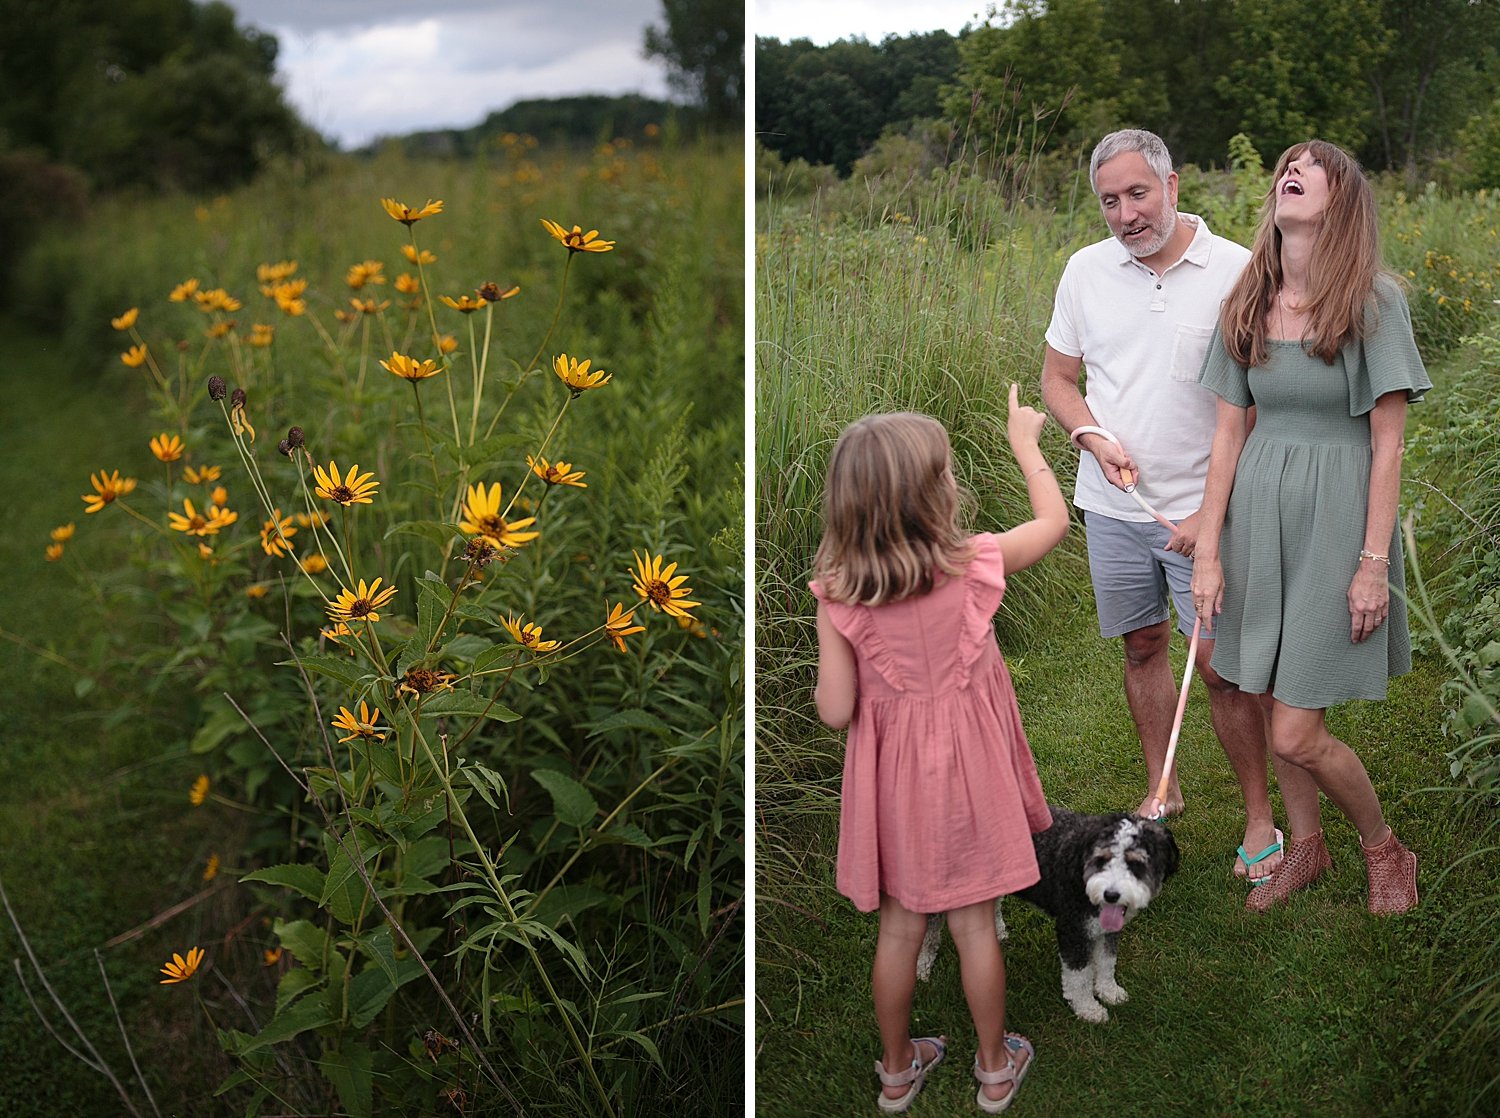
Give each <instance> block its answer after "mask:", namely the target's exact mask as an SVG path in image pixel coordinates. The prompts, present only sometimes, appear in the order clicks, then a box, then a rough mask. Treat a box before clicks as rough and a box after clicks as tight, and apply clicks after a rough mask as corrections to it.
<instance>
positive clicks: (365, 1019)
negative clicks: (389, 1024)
mask: <svg viewBox="0 0 1500 1118" xmlns="http://www.w3.org/2000/svg"><path fill="white" fill-rule="evenodd" d="M396 971H397V976H396V980H395V981H394V982H392V981H391V980H390V979H389V978H387V977H386V974H385V971H383V970H382V969H381V968H379V967H366V968H365V969H364V970H362V971H360V972H359V973H358V974H357V975H355V976H354V978H353V980H351V981H350V983H349V1023H350V1024H351V1025H353V1026H354V1027H355V1028H356V1029H362V1028H364V1027H365V1026H366V1025H368V1024H369V1023H370V1022H371V1021H373V1020H375V1015H376V1014H378V1013H379V1012H380V1011H381V1010H382V1009H384V1008H385V1003H386V1002H388V1001H390V1000H391V997H392V996H393V995H394V994H395V993H396V991H397V990H399V989H400V988H401V987H402V986H405V985H406V984H407V983H408V982H410V981H411V980H412V979H413V978H416V977H417V976H418V975H419V974H421V973H422V964H421V963H419V962H417V961H416V960H415V959H413V958H410V957H408V958H405V959H398V960H397V961H396Z"/></svg>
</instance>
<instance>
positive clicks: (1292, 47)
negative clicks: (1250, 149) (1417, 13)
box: [1215, 0, 1391, 161]
mask: <svg viewBox="0 0 1500 1118" xmlns="http://www.w3.org/2000/svg"><path fill="white" fill-rule="evenodd" d="M1235 13H1236V19H1237V23H1236V27H1235V29H1234V34H1233V41H1234V47H1235V49H1234V60H1233V61H1232V62H1231V63H1230V66H1229V71H1228V73H1227V74H1225V75H1224V76H1223V77H1221V78H1220V79H1219V80H1218V82H1217V83H1216V84H1215V88H1216V89H1217V90H1218V93H1219V95H1220V97H1222V98H1223V99H1224V100H1226V101H1229V102H1232V103H1238V104H1239V105H1240V121H1239V123H1240V129H1241V130H1242V131H1244V132H1245V133H1246V134H1247V135H1249V137H1250V138H1251V140H1253V141H1254V143H1255V146H1256V147H1258V148H1259V149H1260V150H1262V151H1264V152H1266V153H1267V159H1268V160H1271V161H1274V160H1275V159H1276V157H1277V156H1279V155H1280V154H1281V153H1282V151H1284V150H1285V149H1287V148H1288V147H1291V146H1292V145H1293V144H1295V143H1298V142H1299V141H1301V140H1306V139H1310V138H1312V137H1317V138H1319V139H1323V140H1328V141H1330V142H1332V143H1335V144H1339V145H1341V146H1342V147H1345V148H1349V149H1351V150H1355V151H1358V150H1359V149H1360V147H1361V146H1362V145H1363V143H1364V141H1365V138H1366V136H1368V135H1369V132H1370V129H1371V128H1372V126H1373V124H1374V114H1373V113H1372V112H1371V107H1370V98H1369V88H1368V85H1367V82H1366V78H1365V75H1366V74H1368V73H1370V72H1371V71H1372V70H1373V69H1374V68H1375V67H1376V66H1377V65H1378V64H1380V62H1381V59H1382V58H1383V57H1384V55H1385V54H1386V52H1387V50H1388V49H1389V47H1390V37H1391V36H1390V32H1389V31H1387V30H1386V28H1385V27H1384V26H1382V24H1381V22H1380V14H1381V13H1380V3H1379V0H1323V2H1322V3H1319V4H1287V3H1284V2H1283V0H1241V2H1240V3H1239V4H1238V5H1237V6H1236V8H1235Z"/></svg>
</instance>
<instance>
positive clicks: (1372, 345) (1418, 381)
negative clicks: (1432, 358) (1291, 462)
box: [1344, 279, 1432, 415]
mask: <svg viewBox="0 0 1500 1118" xmlns="http://www.w3.org/2000/svg"><path fill="white" fill-rule="evenodd" d="M1344 369H1345V372H1346V373H1347V374H1348V376H1349V414H1350V415H1364V414H1366V413H1367V412H1370V411H1373V410H1374V408H1375V401H1376V400H1378V399H1380V397H1382V396H1384V395H1385V394H1386V393H1387V392H1400V391H1402V390H1405V392H1406V402H1407V403H1409V404H1411V403H1416V402H1417V401H1418V400H1420V399H1421V398H1422V396H1423V395H1424V394H1425V393H1426V392H1427V390H1428V389H1429V388H1431V387H1432V381H1431V379H1430V378H1429V377H1428V376H1427V368H1426V366H1424V365H1423V364H1422V355H1421V354H1420V353H1418V352H1417V343H1416V340H1415V339H1414V338H1413V337H1412V332H1411V310H1410V309H1409V308H1408V307H1407V305H1406V296H1405V295H1404V294H1402V292H1401V289H1400V288H1399V287H1398V286H1397V285H1396V284H1395V282H1394V281H1392V280H1387V279H1381V280H1377V281H1376V284H1375V291H1374V293H1373V294H1372V295H1371V297H1370V304H1369V307H1368V308H1367V309H1366V311H1365V336H1364V337H1363V338H1361V339H1358V340H1356V341H1353V342H1350V343H1349V344H1348V345H1347V346H1345V347H1344Z"/></svg>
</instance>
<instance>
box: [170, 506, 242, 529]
mask: <svg viewBox="0 0 1500 1118" xmlns="http://www.w3.org/2000/svg"><path fill="white" fill-rule="evenodd" d="M239 517H240V514H239V513H237V512H230V511H229V510H228V509H223V508H220V507H219V506H218V505H209V506H208V508H207V509H206V510H205V511H203V512H201V513H200V512H199V511H198V510H197V509H196V508H194V507H193V502H192V501H191V500H189V499H188V498H186V497H184V498H183V499H182V512H169V513H167V520H168V521H169V522H170V523H171V525H172V528H173V529H174V530H176V531H178V532H186V533H187V534H188V535H190V536H217V535H218V534H219V530H220V529H221V528H227V527H229V525H231V524H233V523H234V522H235V521H236V520H238V519H239Z"/></svg>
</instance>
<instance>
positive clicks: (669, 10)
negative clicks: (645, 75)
mask: <svg viewBox="0 0 1500 1118" xmlns="http://www.w3.org/2000/svg"><path fill="white" fill-rule="evenodd" d="M661 6H662V15H663V16H664V17H665V19H666V25H665V26H664V27H657V26H655V25H653V26H651V27H648V28H646V54H647V56H648V57H657V58H661V59H663V60H665V61H666V63H667V67H668V71H669V73H668V76H667V80H668V82H669V83H670V84H671V86H672V88H673V89H676V90H678V91H679V92H681V93H683V94H685V95H686V96H687V97H688V98H690V99H691V100H692V101H693V103H694V104H696V105H699V106H700V107H702V109H703V110H704V113H705V115H706V116H707V118H708V119H709V120H710V121H712V122H713V123H715V124H718V125H721V126H724V127H739V126H740V124H741V121H742V119H743V117H744V111H745V5H744V3H743V2H742V0H661Z"/></svg>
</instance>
